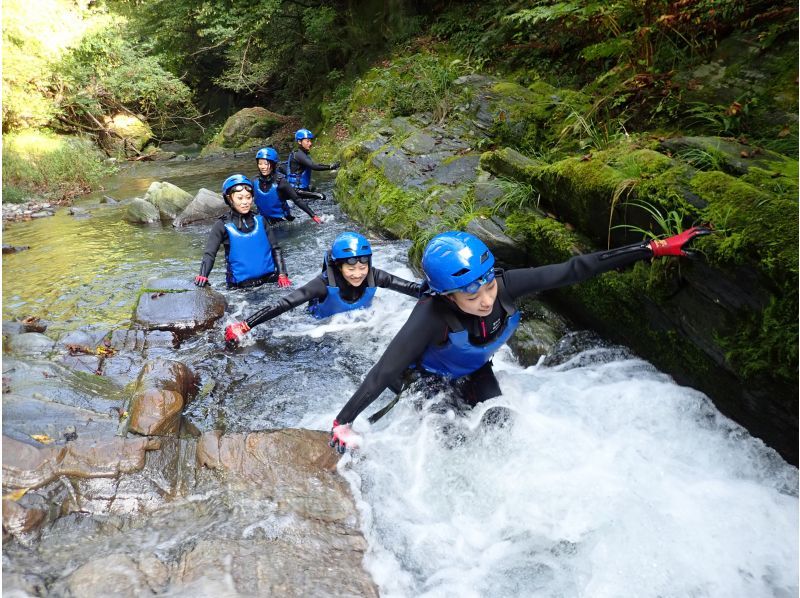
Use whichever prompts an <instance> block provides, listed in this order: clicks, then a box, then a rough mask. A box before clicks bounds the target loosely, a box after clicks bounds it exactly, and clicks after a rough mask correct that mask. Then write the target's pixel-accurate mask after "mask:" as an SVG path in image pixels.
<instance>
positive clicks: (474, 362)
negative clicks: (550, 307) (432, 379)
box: [419, 289, 520, 380]
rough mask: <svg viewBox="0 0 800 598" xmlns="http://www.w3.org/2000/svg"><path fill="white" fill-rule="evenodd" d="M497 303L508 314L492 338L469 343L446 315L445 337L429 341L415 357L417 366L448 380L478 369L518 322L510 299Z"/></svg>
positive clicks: (466, 334) (462, 328)
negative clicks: (419, 357)
mask: <svg viewBox="0 0 800 598" xmlns="http://www.w3.org/2000/svg"><path fill="white" fill-rule="evenodd" d="M500 293H501V289H498V300H500V299H499V297H500ZM500 303H501V305H502V307H503V309H505V310H506V313H507V314H508V317H507V318H506V323H505V327H504V328H503V330H502V331H501V332H500V334H498V335H497V337H495V339H494V340H492V341H491V342H489V343H486V344H485V345H473V344H472V343H470V342H469V332H467V331H466V330H465V329H464V327H463V325H461V323H460V322H459V321H458V319H457V318H456V317H455V315H453V317H452V318H448V327H449V328H450V332H448V334H447V341H445V343H444V344H442V345H432V346H431V345H429V346H428V348H427V349H425V352H424V353H423V354H422V358H421V359H420V360H419V367H421V368H422V369H423V370H425V371H428V372H431V373H432V374H438V375H440V376H444V377H445V378H448V379H451V380H453V379H457V378H461V377H463V376H466V375H468V374H471V373H472V372H474V371H476V370H478V369H480V368H481V367H482V366H483V365H485V364H486V363H487V362H488V361H489V360H490V359H491V358H492V357H493V356H494V354H495V353H496V352H497V351H498V349H500V347H502V346H503V344H505V342H506V341H508V339H509V338H511V335H512V334H514V331H515V330H516V329H517V326H519V320H520V313H519V311H517V308H516V307H515V306H514V303H513V301H511V300H508V301H503V300H500Z"/></svg>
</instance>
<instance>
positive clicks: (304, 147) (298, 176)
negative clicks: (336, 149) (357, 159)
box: [285, 129, 339, 199]
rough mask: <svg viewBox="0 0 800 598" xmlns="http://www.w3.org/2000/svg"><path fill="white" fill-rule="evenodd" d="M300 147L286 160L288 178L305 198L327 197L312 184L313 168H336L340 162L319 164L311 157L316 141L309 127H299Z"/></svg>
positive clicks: (296, 136)
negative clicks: (315, 189)
mask: <svg viewBox="0 0 800 598" xmlns="http://www.w3.org/2000/svg"><path fill="white" fill-rule="evenodd" d="M294 139H295V141H296V142H297V145H298V147H297V148H296V149H295V150H294V151H293V152H290V153H289V158H288V159H287V160H286V165H285V170H286V179H287V180H288V181H289V184H290V185H291V186H292V187H294V188H295V190H296V192H297V194H298V195H299V196H300V197H303V198H305V199H325V194H324V193H319V192H316V191H314V189H313V187H312V186H311V171H312V170H336V169H337V168H339V163H338V162H334V163H333V164H317V163H316V162H314V160H313V159H312V158H311V145H312V144H313V143H314V133H312V132H311V131H309V130H308V129H298V130H297V132H296V133H295V134H294Z"/></svg>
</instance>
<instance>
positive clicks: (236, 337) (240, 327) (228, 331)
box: [225, 322, 250, 345]
mask: <svg viewBox="0 0 800 598" xmlns="http://www.w3.org/2000/svg"><path fill="white" fill-rule="evenodd" d="M248 332H250V326H248V325H247V322H234V323H233V324H228V327H227V328H225V342H226V343H233V344H234V345H237V344H239V341H240V340H242V337H243V336H244V335H245V334H247V333H248Z"/></svg>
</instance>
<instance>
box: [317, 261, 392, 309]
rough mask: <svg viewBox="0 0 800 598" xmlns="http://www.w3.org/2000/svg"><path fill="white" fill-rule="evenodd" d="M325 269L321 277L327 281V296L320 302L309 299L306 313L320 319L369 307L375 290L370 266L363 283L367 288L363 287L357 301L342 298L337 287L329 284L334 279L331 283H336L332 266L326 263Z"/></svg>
mask: <svg viewBox="0 0 800 598" xmlns="http://www.w3.org/2000/svg"><path fill="white" fill-rule="evenodd" d="M326 269H327V271H326V272H325V274H323V278H324V279H325V281H326V282H327V283H328V296H327V297H325V300H324V301H321V302H320V301H319V300H318V299H316V300H313V301H310V302H309V304H308V313H310V314H311V315H312V316H314V317H315V318H317V319H318V320H321V319H323V318H329V317H331V316H333V315H335V314H341V313H344V312H346V311H352V310H354V309H361V308H363V307H369V304H370V303H372V298H373V297H374V296H375V290H376V287H375V279H374V278H373V276H372V267H370V269H369V274H367V279H366V280H365V281H364V283H363V284H365V285H367V288H366V289H364V294H363V295H361V297H360V298H359V299H358V300H357V301H353V302H352V303H349V302H348V301H345V300H344V299H342V296H341V294H340V293H339V287H337V286H331V283H330V281H334V282H333V284H334V285H335V284H336V282H335V281H336V278H335V277H334V275H333V266H331V265H330V264H328V265H327V266H326Z"/></svg>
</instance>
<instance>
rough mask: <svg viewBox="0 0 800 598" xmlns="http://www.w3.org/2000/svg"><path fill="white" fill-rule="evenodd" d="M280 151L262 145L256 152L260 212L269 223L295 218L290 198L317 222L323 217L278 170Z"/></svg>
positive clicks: (257, 193) (257, 198)
mask: <svg viewBox="0 0 800 598" xmlns="http://www.w3.org/2000/svg"><path fill="white" fill-rule="evenodd" d="M279 159H280V158H279V156H278V151H277V150H276V149H275V148H272V147H262V148H261V149H260V150H258V151H257V152H256V167H257V168H258V176H257V177H256V178H255V180H254V181H253V182H254V191H255V202H256V206H257V207H258V213H259V214H261V215H262V216H264V218H265V219H266V220H267V222H268V223H269V224H278V223H280V222H286V221H287V220H288V221H291V220H294V216H293V215H292V211H291V210H290V209H289V203H288V200H292V202H293V203H294V205H296V206H297V207H298V208H300V209H301V210H303V211H304V212H305V213H306V214H308V217H309V218H311V220H313V221H314V222H316V223H317V224H322V218H320V217H319V216H317V215H316V214H314V210H312V209H311V208H310V207H308V204H307V203H306V202H305V200H303V199H301V198H300V197H299V196H298V195H297V192H296V191H295V190H294V187H292V186H291V185H290V184H289V182H288V181H287V180H286V178H285V177H284V176H281V174H280V173H279V172H278V168H277V167H278V161H279Z"/></svg>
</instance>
